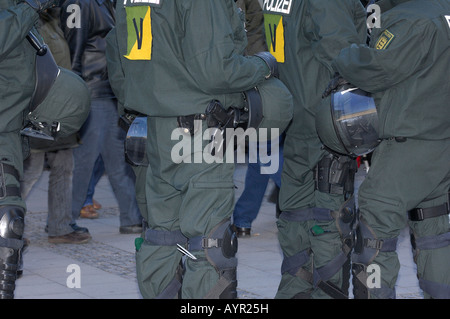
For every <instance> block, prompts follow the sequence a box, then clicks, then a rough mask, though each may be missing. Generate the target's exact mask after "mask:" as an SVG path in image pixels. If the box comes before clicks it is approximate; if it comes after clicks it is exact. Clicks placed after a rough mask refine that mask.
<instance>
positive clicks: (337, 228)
mask: <svg viewBox="0 0 450 319" xmlns="http://www.w3.org/2000/svg"><path fill="white" fill-rule="evenodd" d="M277 3H278V2H277V1H263V10H264V13H265V16H264V21H265V31H266V34H267V36H266V39H267V43H268V45H269V48H270V51H271V53H272V54H274V56H275V57H276V58H277V60H278V62H279V68H280V79H281V80H282V81H283V82H284V83H285V84H286V86H287V87H288V88H289V90H290V91H291V92H292V94H293V96H294V117H293V120H292V123H291V124H290V126H289V127H288V129H287V130H286V138H285V144H284V164H283V172H282V179H281V189H280V194H279V205H280V209H281V211H282V213H281V214H280V217H279V219H278V221H277V226H278V231H279V233H278V238H279V242H280V245H281V248H282V250H283V255H284V260H283V263H282V266H281V272H282V279H281V282H280V285H279V288H278V292H277V295H276V298H347V295H348V285H349V266H348V265H349V253H350V251H351V249H352V241H351V236H352V235H351V228H352V221H353V218H352V216H351V215H352V214H353V213H354V201H353V197H352V194H353V176H354V173H355V169H356V166H355V162H354V159H352V158H351V157H348V156H344V155H341V154H335V153H332V152H330V151H328V150H327V149H325V148H324V147H323V145H322V143H321V141H320V139H319V137H318V135H317V132H316V127H315V113H316V108H317V107H318V105H319V104H320V103H321V95H322V91H323V89H322V87H323V86H324V85H325V86H326V85H327V83H328V82H329V80H330V78H331V77H332V75H333V71H332V68H331V61H332V60H333V58H334V57H335V56H336V55H337V54H338V53H339V51H340V50H341V49H342V48H344V47H346V46H348V45H350V44H352V43H365V41H366V13H365V11H364V8H363V6H362V4H361V2H360V1H359V0H345V1H326V0H303V1H289V0H288V1H283V5H282V6H278V5H276V4H277ZM347 211H348V212H349V215H350V216H348V218H345V219H343V218H341V217H342V213H343V212H347Z"/></svg>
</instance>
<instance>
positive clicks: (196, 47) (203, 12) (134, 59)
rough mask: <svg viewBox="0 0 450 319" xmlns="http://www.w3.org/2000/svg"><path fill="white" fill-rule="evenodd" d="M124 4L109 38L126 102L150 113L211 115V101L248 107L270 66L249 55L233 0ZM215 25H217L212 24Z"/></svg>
mask: <svg viewBox="0 0 450 319" xmlns="http://www.w3.org/2000/svg"><path fill="white" fill-rule="evenodd" d="M134 2H135V1H134V0H126V1H119V2H118V3H117V7H116V29H115V30H114V31H112V32H111V33H110V34H109V35H108V47H107V58H108V72H109V74H110V82H111V85H112V87H113V90H114V93H115V94H116V96H117V98H118V99H119V102H120V103H121V104H123V105H124V107H125V108H127V109H130V110H134V111H138V112H140V113H143V114H147V115H151V116H164V117H166V116H179V115H190V114H194V113H204V111H205V109H206V107H207V105H208V104H209V102H210V101H211V100H212V99H217V100H219V101H221V102H222V104H224V106H225V107H228V106H231V105H234V106H238V107H239V106H243V100H242V94H241V93H240V92H243V91H245V90H248V89H250V88H252V87H254V86H256V85H257V84H259V83H261V82H262V81H264V79H265V76H266V75H268V73H269V72H268V68H267V66H266V64H265V62H264V61H262V60H261V59H260V58H258V57H253V56H250V57H244V56H243V55H242V54H243V52H244V50H245V47H246V45H247V39H246V36H245V30H244V24H243V21H242V16H241V15H240V14H239V11H238V8H237V6H236V5H235V3H234V0H221V1H217V0H145V1H142V2H136V3H134ZM213 21H214V22H213Z"/></svg>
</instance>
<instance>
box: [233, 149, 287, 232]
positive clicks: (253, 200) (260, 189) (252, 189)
mask: <svg viewBox="0 0 450 319" xmlns="http://www.w3.org/2000/svg"><path fill="white" fill-rule="evenodd" d="M282 154H283V150H282V143H280V148H279V154H278V156H279V157H278V158H279V166H278V170H277V171H276V172H275V173H273V174H262V173H261V168H262V167H264V166H268V165H267V164H263V163H261V160H260V156H259V154H258V157H257V162H256V163H251V162H250V163H249V164H248V168H247V173H246V175H245V188H244V191H243V192H242V194H241V196H240V197H239V199H238V201H237V202H236V205H235V207H234V212H233V224H234V225H235V226H236V227H242V228H251V226H252V222H253V221H254V220H255V218H256V217H257V216H258V213H259V210H260V208H261V203H262V201H263V198H264V194H265V193H266V188H267V184H268V183H269V179H272V180H273V181H274V182H275V185H277V186H278V187H280V185H281V169H282V167H283V155H282Z"/></svg>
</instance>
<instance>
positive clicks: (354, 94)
mask: <svg viewBox="0 0 450 319" xmlns="http://www.w3.org/2000/svg"><path fill="white" fill-rule="evenodd" d="M331 103H332V108H331V109H332V116H333V119H334V121H333V122H334V125H335V129H336V133H337V135H338V136H339V138H340V139H341V142H342V144H343V146H344V147H345V148H346V150H347V152H348V153H349V154H351V155H355V156H359V155H364V154H367V153H370V152H371V151H373V149H374V148H375V147H376V146H377V145H378V114H377V110H376V107H375V102H374V99H373V98H372V97H371V95H370V94H369V93H367V92H365V91H363V90H361V89H358V88H348V89H344V90H342V91H338V92H336V93H334V94H333V96H332V99H331Z"/></svg>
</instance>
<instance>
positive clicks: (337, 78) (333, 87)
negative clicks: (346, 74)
mask: <svg viewBox="0 0 450 319" xmlns="http://www.w3.org/2000/svg"><path fill="white" fill-rule="evenodd" d="M345 84H349V82H348V81H347V80H346V79H344V78H343V77H342V76H341V75H340V74H339V73H335V74H334V77H333V79H331V81H330V83H328V86H327V88H326V89H325V91H323V93H322V98H323V99H324V98H326V97H327V96H328V95H330V94H331V93H334V92H336V91H337V89H338V88H340V87H341V86H343V85H345Z"/></svg>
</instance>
